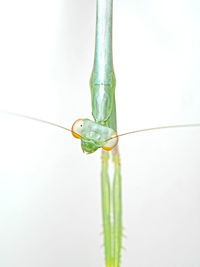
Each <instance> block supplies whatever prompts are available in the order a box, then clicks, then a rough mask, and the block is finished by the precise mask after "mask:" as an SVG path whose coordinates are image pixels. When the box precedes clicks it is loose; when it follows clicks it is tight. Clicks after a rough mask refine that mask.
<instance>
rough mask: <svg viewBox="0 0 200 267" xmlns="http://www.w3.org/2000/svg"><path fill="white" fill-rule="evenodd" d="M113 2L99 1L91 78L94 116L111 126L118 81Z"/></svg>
mask: <svg viewBox="0 0 200 267" xmlns="http://www.w3.org/2000/svg"><path fill="white" fill-rule="evenodd" d="M112 5H113V3H112V0H97V20H96V45H95V57H94V65H93V71H92V75H91V78H90V87H91V96H92V115H93V117H94V120H95V121H96V122H99V123H101V124H105V125H107V126H111V125H109V120H110V117H111V114H112V111H113V106H114V104H115V103H114V102H115V100H114V95H115V85H116V79H115V74H114V70H113V59H112ZM115 130H116V129H115Z"/></svg>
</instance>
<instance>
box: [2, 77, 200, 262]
mask: <svg viewBox="0 0 200 267" xmlns="http://www.w3.org/2000/svg"><path fill="white" fill-rule="evenodd" d="M86 77H87V76H86ZM72 80H73V79H72ZM117 80H118V79H117ZM118 87H119V86H118ZM82 91H84V90H82ZM118 91H119V88H118ZM70 92H71V91H70ZM80 94H81V92H80ZM82 94H83V92H82ZM66 98H67V97H66ZM80 98H81V99H80V100H81V101H80V100H79V101H80V102H81V103H82V102H84V101H83V99H82V95H81V97H80ZM43 100H44V98H43ZM35 103H36V102H35ZM68 103H69V102H68ZM88 103H89V101H88ZM63 105H64V104H63ZM34 106H36V105H34ZM41 106H42V108H43V107H44V105H41ZM69 106H70V103H69ZM72 109H73V107H71V109H69V114H70V112H71V110H72ZM12 110H13V108H12ZM88 110H89V109H88ZM75 112H77V111H75ZM26 113H27V114H30V112H26ZM79 113H80V112H79ZM127 113H128V112H127ZM146 113H147V112H146ZM81 114H82V111H81ZM78 115H80V114H78ZM146 115H148V114H146ZM38 117H40V116H38ZM65 117H66V116H65ZM77 117H78V116H76V114H75V118H77ZM130 118H131V119H132V118H133V114H132V112H131V116H130ZM7 120H8V119H7ZM65 120H66V119H65ZM52 121H55V120H52ZM72 121H73V120H72ZM15 123H16V122H15ZM19 123H20V122H19V121H17V123H16V124H15V127H14V128H13V122H12V128H11V130H10V132H13V129H15V131H17V128H18V127H19ZM27 123H28V122H27ZM28 124H29V123H28ZM30 125H31V122H30V124H29V127H30ZM148 125H149V124H148ZM157 125H158V124H157ZM21 126H22V125H20V127H19V128H21ZM149 126H151V125H149ZM22 127H24V126H22ZM34 127H37V126H36V125H34ZM34 127H33V128H34ZM38 127H43V126H38ZM145 127H146V126H145ZM139 128H141V127H139ZM21 129H22V128H21ZM23 129H24V128H23ZM126 129H127V128H126ZM129 129H130V128H128V130H129ZM24 130H25V131H27V126H26V129H24ZM40 130H41V129H40ZM35 131H36V129H35V128H34V133H35ZM47 132H48V134H49V129H48V130H46V134H44V136H43V138H44V139H46V136H47V135H48V134H47ZM122 132H123V131H122ZM192 132H193V136H195V132H194V130H192ZM55 133H56V135H57V132H55ZM12 134H13V133H12ZM167 134H168V135H171V138H172V135H173V140H176V138H175V137H176V135H177V133H173V134H172V133H167ZM157 135H158V133H157V134H156V136H157ZM181 135H182V134H181ZM41 136H42V133H41V131H40V133H39V134H35V135H34V136H32V138H31V140H32V142H33V144H34V147H35V146H36V143H37V141H38V140H39V139H40V138H42V137H41ZM63 136H64V134H63ZM162 136H163V134H162ZM174 136H175V137H174ZM179 137H180V134H178V139H179ZM18 138H19V137H18ZM29 138H30V137H29ZM29 138H28V140H27V141H29ZM65 138H66V136H65ZM137 138H139V137H136V139H137ZM143 138H144V136H143ZM171 138H170V139H171ZM174 138H175V139H174ZM9 140H10V139H9ZM36 140H37V141H36ZM127 140H128V141H127V142H129V143H127V145H126V147H128V146H130V137H129V138H127ZM131 140H132V139H131ZM137 140H138V139H137ZM140 140H141V137H140ZM143 140H144V139H143ZM153 140H154V139H153ZM171 140H172V139H171ZM22 141H23V142H25V144H26V145H27V142H26V140H24V137H23V140H21V142H20V144H21V143H22ZM149 141H150V140H149ZM176 141H177V140H176ZM64 142H66V141H62V143H61V144H62V145H63V144H64ZM121 142H126V140H124V141H123V140H122V141H121ZM131 142H133V141H131ZM143 142H144V143H145V141H143ZM153 142H154V143H155V140H154V141H153ZM157 142H158V141H157ZM49 143H51V142H48V146H47V145H46V149H47V147H48V149H50V145H49ZM182 143H183V142H181V146H182ZM189 143H190V142H189ZM196 143H198V142H196ZM12 144H13V143H12ZM13 145H14V144H13ZM26 145H25V146H26ZM134 145H135V144H134ZM190 146H191V144H190ZM11 147H12V146H11ZM34 147H32V149H31V150H30V151H32V152H34V153H35V154H36V153H37V154H38V149H36V150H35V148H34ZM60 147H61V145H60ZM122 147H123V146H122ZM161 147H163V145H161ZM20 148H21V146H20V147H18V149H16V151H19V150H20ZM51 148H52V144H51ZM53 148H54V149H55V147H54V145H53ZM140 148H141V145H140ZM46 149H45V150H46ZM48 149H47V151H48V153H47V154H48V156H47V157H46V158H48V157H50V156H49V154H50V151H51V149H50V151H49V150H48ZM73 149H74V147H73V148H71V149H70V148H69V147H68V146H65V151H66V152H64V155H63V156H64V157H63V158H67V159H68V160H70V159H69V158H70V157H72V158H71V161H70V162H71V163H69V164H68V165H67V167H69V165H70V164H71V165H72V162H73V166H74V161H76V162H79V159H78V158H77V156H76V157H75V156H72V155H73V153H72V150H73ZM122 149H123V148H122ZM154 149H155V148H154ZM142 150H143V151H144V147H142ZM9 151H10V149H9ZM25 151H26V155H27V153H28V152H29V149H28V150H25ZM155 151H156V149H155ZM51 152H52V151H51ZM137 152H138V153H136V155H140V153H139V151H138V150H137ZM160 152H161V151H160ZM40 153H42V151H41V150H40V151H39V154H40ZM56 153H58V152H57V149H56ZM56 153H54V158H56ZM129 153H131V150H130V151H129ZM142 154H143V153H142ZM9 155H10V153H9ZM170 155H171V154H170ZM17 156H19V154H18V153H16V154H15V157H14V158H15V159H16V158H17ZM143 156H144V155H143ZM171 156H172V155H171ZM4 157H5V155H4ZM38 157H40V156H39V155H38ZM175 158H176V157H175ZM51 159H52V158H51ZM51 159H50V158H49V160H51ZM43 161H44V156H43V157H41V158H40V160H39V161H38V163H37V166H38V165H40V164H41V163H43V164H44V165H45V162H46V161H45V162H43ZM147 161H148V158H147ZM40 162H41V163H40ZM81 162H82V164H86V160H85V159H83V157H82V156H81ZM91 162H93V159H91V160H90V163H88V168H90V169H91V167H92V166H91V164H92V163H91ZM131 162H132V160H131ZM26 164H27V161H26ZM95 165H96V166H97V164H94V175H92V176H93V177H96V167H95ZM60 166H61V165H60V164H59V167H60ZM85 166H86V165H85ZM28 168H29V167H28V166H27V169H28ZM30 169H31V168H30ZM36 169H38V168H36ZM83 169H84V165H83V166H81V168H80V170H81V171H80V170H78V174H80V173H81V174H82V176H83V177H84V174H83ZM147 169H148V168H147ZM22 170H24V168H22ZM40 170H41V172H42V170H43V169H40ZM3 171H4V172H5V170H4V168H3ZM15 171H16V170H15ZM74 171H76V170H74V168H73V171H72V172H71V173H72V174H71V175H67V177H69V178H70V176H72V177H73V175H74ZM125 171H126V167H125ZM154 171H155V169H154ZM2 173H3V172H2ZM57 174H59V171H58V173H57ZM65 174H66V173H65ZM46 175H47V176H46V177H47V178H48V177H52V178H51V179H54V177H55V173H53V174H52V173H51V171H49V173H47V174H46ZM146 175H147V176H148V173H147V174H146ZM20 176H21V175H20V173H18V174H17V175H16V174H14V173H13V177H20ZM22 176H23V175H22ZM36 176H37V175H36ZM56 176H57V175H56ZM77 176H78V175H77ZM133 176H134V175H133ZM161 176H162V177H163V175H161ZM23 177H24V178H25V176H23ZM28 177H30V178H29V179H31V177H32V178H33V177H34V178H35V175H32V176H31V175H28ZM63 177H64V175H63ZM56 178H57V177H56ZM159 178H160V177H159ZM168 178H169V177H168ZM37 179H38V178H37ZM60 179H62V178H60ZM63 179H64V178H63ZM148 179H149V178H148ZM162 179H164V178H162ZM65 180H66V175H65ZM73 180H74V179H73ZM53 181H55V180H53ZM87 181H88V183H89V184H90V183H91V180H90V179H88V180H87ZM38 183H39V181H38ZM53 184H54V185H55V182H54V183H53ZM77 184H78V182H77ZM77 184H76V185H77ZM83 184H85V182H84V183H83ZM83 184H81V185H82V186H83ZM81 185H78V186H79V188H80V189H79V197H81V192H80V191H82V190H81V189H82V186H81ZM84 189H85V190H84V191H85V192H88V194H89V193H91V191H92V187H91V188H89V187H88V186H87V187H84ZM93 189H94V188H93ZM94 191H95V190H94ZM59 192H60V190H59ZM95 192H96V191H95ZM130 193H131V192H130ZM41 199H42V197H41ZM79 199H80V198H79ZM95 200H97V199H95ZM60 202H61V199H60ZM60 202H59V203H60ZM96 203H97V204H98V200H97V201H96ZM87 204H88V206H87V207H86V206H85V209H84V208H83V206H82V207H81V208H83V210H86V209H89V208H88V207H90V205H91V204H90V203H87ZM82 205H84V203H82ZM70 206H71V205H69V206H68V207H70ZM95 207H96V206H95ZM129 208H130V210H131V209H132V206H131V205H130V206H129ZM64 209H65V208H64V207H63V210H64ZM75 209H76V206H74V210H75ZM69 211H70V208H69V209H68V212H69ZM79 212H83V211H80V208H79ZM70 214H72V213H70ZM89 214H90V213H89ZM83 215H84V212H83V213H82V216H83ZM82 216H80V217H78V216H77V218H79V220H78V219H77V221H79V222H80V218H82ZM85 217H86V215H85V216H84V218H85ZM94 217H95V216H94ZM79 224H80V223H79ZM79 224H77V227H76V228H77V229H78V227H79ZM88 224H89V221H88ZM97 225H98V222H97ZM125 225H126V223H125ZM79 229H80V228H79ZM89 229H90V227H89ZM81 230H82V231H81V232H79V238H78V239H77V242H76V246H74V249H75V250H77V246H78V248H79V244H78V241H80V236H81V233H82V232H84V231H85V227H82V228H81ZM41 232H42V231H41ZM67 233H68V236H70V233H69V231H68V232H67ZM70 237H71V240H72V239H73V236H70ZM43 238H44V237H43ZM89 243H90V242H89ZM68 246H69V245H68ZM70 246H72V247H70ZM70 246H69V250H70V249H72V248H73V244H71V242H70ZM129 247H130V246H129ZM75 250H74V251H75ZM78 251H81V249H78ZM84 253H85V254H87V253H86V252H84ZM82 255H83V256H84V254H82ZM88 263H89V264H91V263H90V261H88ZM76 265H77V266H78V262H77V263H76V264H75V266H76Z"/></svg>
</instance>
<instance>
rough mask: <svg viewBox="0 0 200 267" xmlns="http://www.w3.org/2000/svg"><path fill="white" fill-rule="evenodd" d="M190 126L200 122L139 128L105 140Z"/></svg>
mask: <svg viewBox="0 0 200 267" xmlns="http://www.w3.org/2000/svg"><path fill="white" fill-rule="evenodd" d="M188 127H200V123H194V124H179V125H168V126H160V127H153V128H145V129H139V130H135V131H131V132H127V133H123V134H117V135H115V136H113V137H111V138H109V139H107V140H105V141H104V142H107V141H109V140H111V139H115V138H117V137H121V136H124V135H128V134H135V133H141V132H148V131H154V130H162V129H174V128H188Z"/></svg>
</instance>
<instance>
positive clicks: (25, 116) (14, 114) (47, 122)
mask: <svg viewBox="0 0 200 267" xmlns="http://www.w3.org/2000/svg"><path fill="white" fill-rule="evenodd" d="M0 112H1V113H4V114H7V115H12V116H17V117H21V118H25V119H29V120H33V121H39V122H42V123H45V124H49V125H52V126H55V127H58V128H61V129H64V130H66V131H69V132H72V130H70V129H68V128H66V127H64V126H62V125H59V124H56V123H53V122H50V121H45V120H41V119H38V118H35V117H31V116H27V115H23V114H20V113H16V112H10V111H5V110H0Z"/></svg>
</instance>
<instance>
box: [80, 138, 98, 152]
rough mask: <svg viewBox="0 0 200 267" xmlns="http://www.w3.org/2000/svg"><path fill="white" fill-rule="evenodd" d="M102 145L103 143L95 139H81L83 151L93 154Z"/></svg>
mask: <svg viewBox="0 0 200 267" xmlns="http://www.w3.org/2000/svg"><path fill="white" fill-rule="evenodd" d="M100 147H102V144H99V143H98V142H96V141H95V140H93V139H84V138H82V139H81V148H82V150H83V152H85V153H87V154H91V153H93V152H95V151H96V150H97V149H98V148H100Z"/></svg>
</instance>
